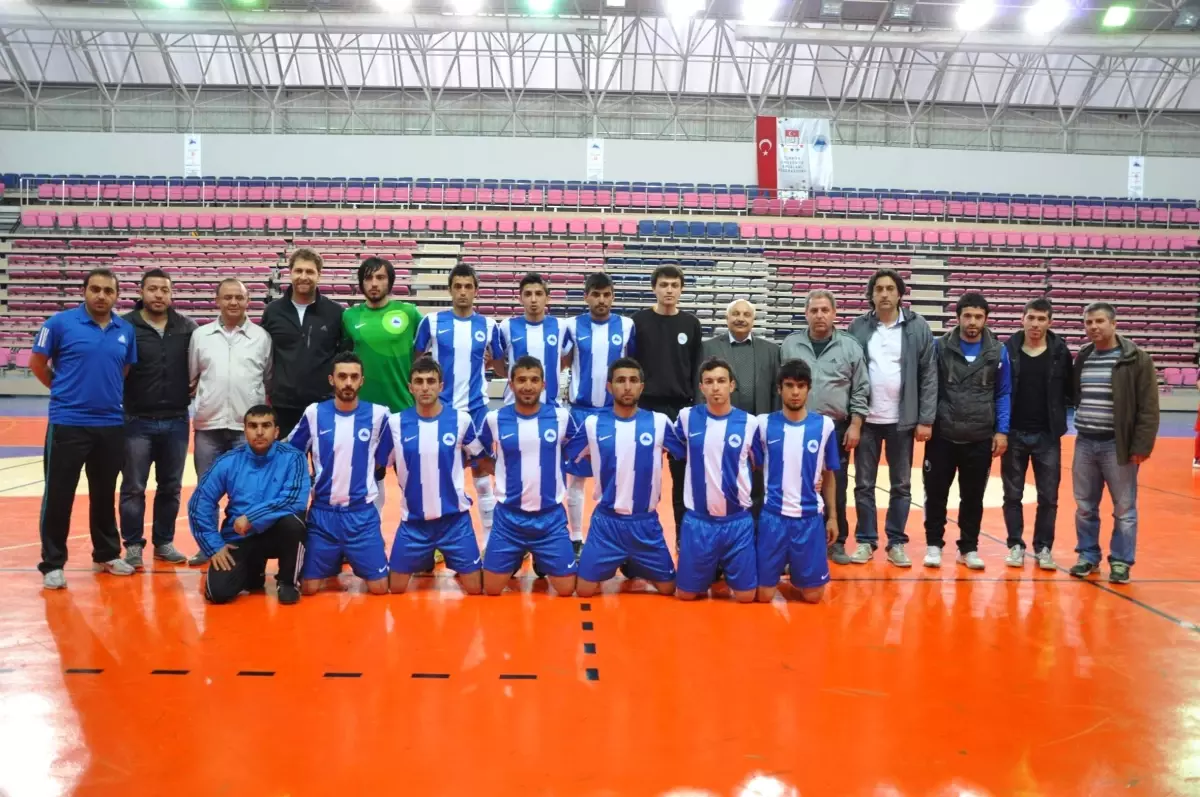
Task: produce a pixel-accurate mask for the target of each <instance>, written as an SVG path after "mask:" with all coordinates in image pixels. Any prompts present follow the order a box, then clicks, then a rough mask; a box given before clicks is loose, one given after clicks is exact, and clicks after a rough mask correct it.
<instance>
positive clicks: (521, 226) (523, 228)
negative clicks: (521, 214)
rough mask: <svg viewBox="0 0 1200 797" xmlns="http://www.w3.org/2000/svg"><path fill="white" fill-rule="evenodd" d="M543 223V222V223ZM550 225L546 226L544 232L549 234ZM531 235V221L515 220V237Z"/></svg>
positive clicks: (526, 219)
mask: <svg viewBox="0 0 1200 797" xmlns="http://www.w3.org/2000/svg"><path fill="white" fill-rule="evenodd" d="M543 223H545V222H543ZM549 230H550V225H549V224H546V231H547V232H549ZM532 233H533V219H529V218H521V219H517V235H530V234H532Z"/></svg>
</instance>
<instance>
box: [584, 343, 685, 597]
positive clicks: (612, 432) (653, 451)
mask: <svg viewBox="0 0 1200 797" xmlns="http://www.w3.org/2000/svg"><path fill="white" fill-rule="evenodd" d="M644 387H645V375H644V374H643V372H642V367H641V366H640V365H638V362H637V360H634V359H630V358H627V357H622V358H620V359H618V360H615V361H614V362H613V364H612V366H610V367H609V369H608V389H609V391H610V392H611V393H612V397H613V407H612V412H605V413H600V414H595V415H591V416H589V417H588V418H587V420H585V421H584V425H583V428H582V429H581V430H580V432H579V434H577V435H576V436H575V437H574V438H573V439H572V441H571V443H570V444H569V446H568V449H567V451H566V454H567V457H568V459H569V460H574V459H575V458H576V457H578V456H580V455H582V454H583V452H584V450H585V449H586V450H587V452H588V453H587V456H588V458H589V459H590V460H591V463H592V469H593V471H594V472H595V474H596V495H595V497H596V501H597V503H596V509H595V511H594V512H593V513H592V519H591V524H590V526H589V527H588V538H587V544H586V545H584V546H583V554H582V555H581V556H580V558H579V581H578V583H577V584H576V587H575V590H576V592H577V593H578V595H579V597H581V598H590V597H591V596H592V595H594V594H596V590H597V588H598V587H599V586H600V582H601V581H607V580H608V579H610V578H612V577H613V575H614V574H615V573H616V572H617V568H618V567H619V566H621V565H622V564H624V563H626V562H628V564H629V569H628V573H629V574H630V575H631V576H636V577H639V578H645V579H646V580H647V581H650V582H651V583H653V584H654V588H655V589H657V590H658V591H659V592H661V593H663V594H664V595H670V594H672V593H674V592H675V563H674V562H673V561H672V560H671V552H670V550H668V549H667V542H666V540H664V539H663V529H662V524H661V523H659V521H658V499H659V495H660V493H661V489H662V460H663V449H664V448H665V449H666V450H668V451H670V452H671V453H672V454H673V455H674V456H676V457H678V458H683V456H684V450H683V443H682V442H680V440H679V438H678V437H676V436H675V430H674V428H673V427H672V426H671V419H670V418H668V417H667V416H666V415H663V414H662V413H660V412H651V411H649V410H643V409H638V399H639V398H641V396H642V389H643V388H644Z"/></svg>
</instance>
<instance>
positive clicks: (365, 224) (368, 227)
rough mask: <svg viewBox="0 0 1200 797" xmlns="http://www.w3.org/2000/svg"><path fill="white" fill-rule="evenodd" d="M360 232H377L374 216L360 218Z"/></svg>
mask: <svg viewBox="0 0 1200 797" xmlns="http://www.w3.org/2000/svg"><path fill="white" fill-rule="evenodd" d="M269 228H270V225H269V224H268V229H269ZM358 231H359V232H375V217H374V216H362V217H360V218H359V220H358Z"/></svg>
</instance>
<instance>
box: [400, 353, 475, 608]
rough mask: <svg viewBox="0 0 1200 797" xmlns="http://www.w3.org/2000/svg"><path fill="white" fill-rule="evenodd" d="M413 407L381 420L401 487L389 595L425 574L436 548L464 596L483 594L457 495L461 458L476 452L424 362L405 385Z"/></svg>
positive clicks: (469, 431) (435, 369) (469, 432)
mask: <svg viewBox="0 0 1200 797" xmlns="http://www.w3.org/2000/svg"><path fill="white" fill-rule="evenodd" d="M408 386H409V389H410V390H411V391H412V395H413V400H414V401H415V402H416V405H415V406H413V407H410V408H408V409H406V410H404V411H403V412H401V413H399V414H398V415H393V416H392V417H391V418H390V419H389V420H388V428H389V430H390V434H389V436H388V440H386V441H385V442H384V444H383V445H384V446H387V447H388V448H390V449H391V451H390V452H389V453H390V454H391V459H392V461H393V463H394V464H395V467H396V478H397V479H398V480H399V482H400V495H401V498H402V499H403V505H402V506H401V507H400V528H398V529H396V539H395V540H394V541H393V542H392V556H391V559H390V560H389V561H388V565H389V566H390V567H391V571H392V572H391V575H390V576H389V577H388V579H389V581H390V583H391V590H392V592H404V590H406V589H408V582H409V579H411V578H412V574H413V573H423V572H425V571H426V570H429V569H430V563H431V562H432V561H433V552H434V551H435V550H439V551H441V552H442V555H443V556H444V557H445V562H446V566H447V567H449V568H450V569H451V570H453V571H454V572H455V575H456V578H457V579H458V583H459V586H461V587H462V590H463V592H466V593H467V594H468V595H478V594H479V593H480V592H482V591H483V562H482V560H481V559H480V556H479V543H477V542H476V541H475V529H474V527H473V526H472V525H471V512H470V509H471V499H470V498H468V497H467V495H466V493H465V492H463V453H464V452H465V453H466V454H468V455H470V456H476V455H478V454H479V453H480V452H482V451H483V448H482V447H481V446H480V445H479V442H478V441H477V440H476V436H475V425H474V424H473V423H471V416H470V415H469V414H468V413H466V412H463V411H461V410H456V409H454V408H453V407H451V406H449V405H447V404H443V403H442V402H441V400H440V399H439V396H440V394H441V392H442V387H443V385H442V369H441V366H439V365H438V364H437V363H436V362H435V361H434V360H433V358H431V357H422V358H421V359H419V360H417V361H416V362H415V363H413V366H412V373H411V374H410V376H409V381H408Z"/></svg>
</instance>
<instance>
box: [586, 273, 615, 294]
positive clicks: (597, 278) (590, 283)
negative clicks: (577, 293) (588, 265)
mask: <svg viewBox="0 0 1200 797" xmlns="http://www.w3.org/2000/svg"><path fill="white" fill-rule="evenodd" d="M612 286H613V281H612V277H610V276H608V275H607V274H605V273H604V272H603V271H593V272H592V273H591V274H588V276H587V279H586V280H584V283H583V293H584V295H585V296H586V295H587V294H589V293H591V292H592V291H602V290H604V289H605V288H611V287H612Z"/></svg>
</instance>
